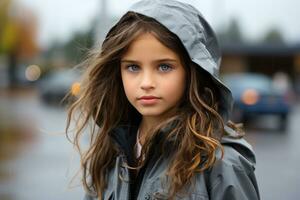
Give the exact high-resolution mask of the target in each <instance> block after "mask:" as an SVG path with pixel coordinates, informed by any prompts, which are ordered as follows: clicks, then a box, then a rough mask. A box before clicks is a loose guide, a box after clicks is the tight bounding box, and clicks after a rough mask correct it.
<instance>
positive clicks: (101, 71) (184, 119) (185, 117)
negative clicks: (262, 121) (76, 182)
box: [66, 12, 224, 199]
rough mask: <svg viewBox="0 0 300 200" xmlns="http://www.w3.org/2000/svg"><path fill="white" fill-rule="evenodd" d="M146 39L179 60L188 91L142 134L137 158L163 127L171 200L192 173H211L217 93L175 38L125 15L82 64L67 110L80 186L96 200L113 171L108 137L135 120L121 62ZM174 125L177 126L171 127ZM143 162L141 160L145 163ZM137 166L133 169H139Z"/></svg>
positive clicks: (217, 131) (217, 132)
mask: <svg viewBox="0 0 300 200" xmlns="http://www.w3.org/2000/svg"><path fill="white" fill-rule="evenodd" d="M143 33H151V34H153V35H154V36H155V37H156V38H157V39H158V40H159V41H160V42H161V43H162V44H164V45H165V46H166V47H168V48H170V49H172V50H173V51H174V52H175V53H177V54H178V55H179V56H180V59H181V61H182V63H183V66H184V67H185V70H186V72H187V73H186V74H187V82H186V83H187V88H186V92H185V94H184V97H183V99H182V102H181V104H180V106H179V107H178V109H177V112H176V113H175V114H174V115H172V116H169V117H168V118H167V119H166V120H165V121H163V122H161V123H160V124H159V125H158V126H157V127H156V128H155V130H152V131H151V133H150V134H147V138H146V139H145V144H144V145H143V148H142V156H141V157H145V158H147V156H148V154H149V152H150V150H151V146H152V145H153V143H154V141H155V140H154V138H155V137H156V136H157V135H159V134H160V133H161V130H162V129H164V128H165V127H168V126H170V125H172V126H171V127H172V129H171V130H170V131H169V132H168V134H167V135H166V136H165V137H164V138H163V140H162V141H163V142H162V144H161V146H160V147H161V151H162V152H163V146H164V145H166V143H167V142H172V143H173V145H176V150H174V151H173V152H172V161H171V163H170V164H169V166H168V170H167V176H168V177H169V178H170V180H171V184H170V188H169V191H170V196H169V197H170V199H172V198H173V197H174V196H175V195H176V193H178V192H181V190H182V188H183V186H185V185H186V184H189V183H191V180H192V177H193V175H194V174H195V173H196V172H203V171H204V170H206V169H208V168H210V167H211V166H212V165H213V164H214V162H215V160H216V156H215V153H216V151H217V149H218V148H220V149H221V150H222V146H221V143H220V139H221V137H222V136H223V132H224V122H223V120H222V117H221V116H220V115H219V113H218V96H219V93H218V90H217V88H216V86H214V84H212V80H211V78H210V76H209V75H207V74H206V72H205V71H204V70H201V68H200V67H199V66H197V65H196V64H194V63H192V62H191V59H190V58H189V55H188V53H187V52H186V50H185V48H184V47H183V44H182V43H181V42H180V40H179V38H178V37H177V36H176V35H175V34H173V33H171V32H170V31H169V30H168V29H167V28H165V27H164V26H162V25H161V24H160V23H158V22H157V21H155V20H154V19H152V18H149V17H146V16H143V15H140V14H136V13H133V12H128V13H127V14H126V15H124V16H123V17H122V18H121V19H120V21H119V22H118V23H117V24H116V25H115V26H114V27H113V28H112V29H111V30H110V32H109V33H108V34H107V36H106V38H105V40H104V42H103V44H102V48H101V51H100V52H98V50H97V48H96V50H94V51H91V53H90V56H89V58H88V59H87V60H86V61H85V62H83V63H82V64H83V66H85V67H86V72H85V74H84V75H83V80H82V83H81V93H80V96H79V98H78V99H77V100H76V101H75V102H74V103H73V104H72V105H71V106H70V108H69V113H68V120H67V127H66V133H67V136H68V137H69V134H68V129H69V127H70V123H71V120H72V119H74V121H75V123H76V126H77V129H76V132H75V137H74V138H73V139H70V138H69V139H70V140H71V141H72V142H73V144H74V145H75V147H76V148H77V149H78V150H79V152H80V155H81V167H82V172H83V178H82V181H83V185H84V186H85V188H86V190H87V191H89V192H95V193H96V194H97V195H98V198H99V199H101V198H102V195H103V192H104V190H105V188H106V187H107V174H108V172H109V170H110V169H111V168H112V167H113V165H114V161H115V158H116V156H117V154H118V148H117V147H116V146H115V145H114V143H113V142H112V138H111V136H110V134H111V131H112V130H113V129H114V128H115V127H117V126H118V125H120V124H123V123H125V124H126V123H129V121H130V120H131V118H133V117H139V115H140V114H139V113H138V112H137V111H136V110H135V109H134V108H133V106H132V105H131V104H130V103H129V101H128V100H127V98H126V95H125V92H124V89H123V86H122V80H121V75H120V58H121V56H122V55H123V54H124V52H126V50H127V49H128V47H129V46H130V44H131V42H132V41H133V40H134V39H135V38H136V37H137V36H139V35H140V34H143ZM174 122H176V123H174ZM91 124H92V129H91V131H90V133H91V137H90V146H89V147H88V149H87V150H86V151H83V150H82V148H81V145H80V138H81V136H82V134H83V133H84V129H85V128H86V127H87V126H89V125H91ZM145 160H146V159H145ZM145 160H140V161H139V162H138V165H137V166H131V167H135V169H137V168H140V167H141V166H143V165H144V163H145Z"/></svg>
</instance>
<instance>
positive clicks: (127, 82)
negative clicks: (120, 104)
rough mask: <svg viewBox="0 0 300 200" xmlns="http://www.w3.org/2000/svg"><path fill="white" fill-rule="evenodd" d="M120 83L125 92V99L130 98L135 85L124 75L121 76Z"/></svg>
mask: <svg viewBox="0 0 300 200" xmlns="http://www.w3.org/2000/svg"><path fill="white" fill-rule="evenodd" d="M122 83H123V87H124V91H125V94H126V96H127V98H128V99H130V98H132V96H133V93H134V91H135V88H134V86H135V85H136V84H135V83H134V81H133V80H132V79H131V78H130V77H128V76H126V75H122Z"/></svg>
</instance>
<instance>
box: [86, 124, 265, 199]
mask: <svg viewBox="0 0 300 200" xmlns="http://www.w3.org/2000/svg"><path fill="white" fill-rule="evenodd" d="M137 129H138V126H120V127H118V128H116V129H115V130H114V131H113V134H112V139H113V141H114V142H115V143H116V144H117V146H118V147H119V148H120V149H121V152H123V153H120V154H119V155H118V156H117V158H116V162H115V165H114V167H113V168H112V169H111V170H110V171H109V173H108V176H107V177H108V185H107V189H106V190H105V192H104V195H103V198H102V199H104V200H128V199H137V200H147V199H149V200H150V199H161V200H163V199H168V198H167V197H168V186H169V184H168V181H167V178H166V170H167V169H168V165H169V163H170V160H171V159H172V153H171V154H168V155H169V156H162V155H161V152H159V151H157V149H158V148H156V147H153V148H152V151H151V152H152V156H151V157H150V159H149V161H148V162H147V164H146V166H145V167H144V168H142V169H140V171H141V172H142V176H141V177H140V180H135V181H138V186H137V187H135V190H132V189H131V188H130V187H132V184H131V181H132V179H131V177H132V176H131V173H130V170H129V169H128V168H127V167H126V165H127V164H128V163H131V161H132V155H133V149H132V148H133V146H134V144H135V138H136V132H137ZM225 131H226V132H227V136H226V137H223V139H222V141H221V143H222V145H223V147H224V157H223V158H222V159H220V158H221V151H218V152H217V154H216V157H217V161H216V163H215V164H214V166H213V167H212V168H211V169H210V170H207V171H205V172H204V173H196V175H195V176H194V177H193V180H192V182H194V183H195V185H191V186H187V187H186V189H187V193H186V194H187V195H182V194H178V195H176V197H175V199H176V200H180V199H183V200H259V199H260V196H259V190H258V186H257V182H256V177H255V174H254V169H255V155H254V153H253V150H252V147H251V146H250V145H249V143H247V142H246V141H245V140H244V139H233V138H232V137H235V136H236V132H235V131H234V130H232V129H231V128H229V127H226V128H225ZM165 133H166V132H165ZM161 134H164V133H163V132H162V133H161ZM171 151H172V150H171ZM141 172H139V173H141ZM121 177H122V178H121ZM96 199H97V197H96V196H91V195H88V194H86V195H85V197H84V200H96Z"/></svg>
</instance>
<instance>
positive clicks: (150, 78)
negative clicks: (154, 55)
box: [141, 71, 155, 90]
mask: <svg viewBox="0 0 300 200" xmlns="http://www.w3.org/2000/svg"><path fill="white" fill-rule="evenodd" d="M141 78H142V80H141V89H143V90H149V89H154V88H155V77H154V74H152V73H151V72H149V71H148V72H147V71H145V72H144V73H143V75H142V77H141Z"/></svg>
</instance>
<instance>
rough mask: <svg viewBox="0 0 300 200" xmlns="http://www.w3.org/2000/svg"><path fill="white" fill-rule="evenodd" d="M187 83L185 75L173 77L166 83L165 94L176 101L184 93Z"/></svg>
mask: <svg viewBox="0 0 300 200" xmlns="http://www.w3.org/2000/svg"><path fill="white" fill-rule="evenodd" d="M185 84H186V83H185V77H184V76H179V77H173V78H172V79H171V80H169V81H166V83H165V84H164V91H165V92H166V93H165V94H166V95H168V96H169V97H170V98H172V99H174V101H175V100H176V101H178V100H179V99H180V98H181V97H182V95H183V94H184V90H185Z"/></svg>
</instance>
